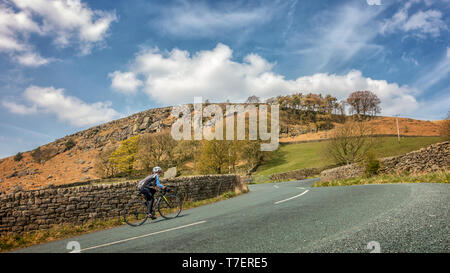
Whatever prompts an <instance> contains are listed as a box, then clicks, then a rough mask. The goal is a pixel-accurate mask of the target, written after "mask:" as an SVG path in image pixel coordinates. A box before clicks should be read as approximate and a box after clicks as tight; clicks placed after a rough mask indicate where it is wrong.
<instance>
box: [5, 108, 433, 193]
mask: <svg viewBox="0 0 450 273" xmlns="http://www.w3.org/2000/svg"><path fill="white" fill-rule="evenodd" d="M170 113H171V107H165V108H155V109H150V110H147V111H143V112H139V113H136V114H134V115H131V116H128V117H125V118H122V119H118V120H115V121H111V122H108V123H105V124H102V125H99V126H95V127H92V128H89V129H87V130H83V131H80V132H78V133H75V134H73V135H69V136H66V137H64V138H61V139H58V140H56V141H54V142H51V143H49V144H46V145H43V146H41V147H40V151H44V152H45V153H46V155H47V156H46V157H45V158H44V159H43V160H40V158H38V159H37V160H36V158H33V157H32V151H28V152H24V153H23V158H22V160H20V161H15V160H14V156H11V157H8V158H4V159H2V160H0V191H6V192H9V191H12V190H14V188H15V187H22V188H24V189H39V188H40V187H42V186H48V185H50V184H53V185H60V184H66V183H73V182H78V181H87V180H92V179H98V178H99V177H98V175H96V173H95V170H94V160H95V157H96V156H97V155H98V153H99V152H100V151H101V150H103V149H104V148H105V147H107V146H109V145H114V144H118V143H120V141H122V140H125V139H128V138H130V137H132V136H135V135H141V134H145V133H155V132H159V131H161V130H163V129H165V128H169V127H170V126H171V124H172V123H173V122H174V118H173V117H170ZM369 123H370V124H371V125H373V126H374V128H375V132H376V134H380V135H396V134H397V128H396V121H395V118H392V117H378V118H375V119H373V120H371V121H369ZM438 123H439V121H438V122H430V121H421V120H414V119H406V118H399V127H400V134H401V135H406V136H438V135H439V124H438ZM296 124H297V122H296V121H292V124H290V123H289V124H288V127H289V128H290V129H289V130H290V133H289V134H280V142H281V143H289V142H303V141H314V140H321V139H327V137H328V136H329V135H330V131H319V132H315V133H313V132H306V133H302V132H301V130H297V129H296V128H297V126H298V125H296ZM335 125H336V126H339V124H335ZM332 130H333V129H332ZM69 140H72V141H73V142H74V143H75V146H74V147H73V148H71V149H67V147H66V144H67V142H68V141H69Z"/></svg>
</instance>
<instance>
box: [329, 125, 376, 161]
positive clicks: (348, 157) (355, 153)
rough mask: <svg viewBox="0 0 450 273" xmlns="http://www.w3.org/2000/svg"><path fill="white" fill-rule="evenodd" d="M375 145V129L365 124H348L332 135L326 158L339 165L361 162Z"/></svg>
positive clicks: (339, 127)
mask: <svg viewBox="0 0 450 273" xmlns="http://www.w3.org/2000/svg"><path fill="white" fill-rule="evenodd" d="M374 145H375V139H374V138H373V129H372V128H371V127H369V126H368V125H367V123H365V122H346V123H344V124H343V125H341V126H338V127H336V129H335V130H334V131H333V132H332V133H331V139H330V140H329V141H328V142H327V144H326V145H325V156H326V157H331V158H332V159H333V160H334V162H335V163H336V164H338V165H346V164H351V163H355V162H360V161H362V160H363V159H364V157H365V156H366V154H367V152H368V151H369V150H371V149H372V148H373V147H374Z"/></svg>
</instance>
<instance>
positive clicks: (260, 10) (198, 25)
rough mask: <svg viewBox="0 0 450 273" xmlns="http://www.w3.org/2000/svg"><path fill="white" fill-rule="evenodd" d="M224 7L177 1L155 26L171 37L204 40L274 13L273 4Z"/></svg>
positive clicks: (259, 20) (253, 22) (271, 15)
mask: <svg viewBox="0 0 450 273" xmlns="http://www.w3.org/2000/svg"><path fill="white" fill-rule="evenodd" d="M227 4H228V5H225V6H222V7H220V8H211V7H209V6H208V5H205V4H203V3H198V2H197V3H195V2H180V3H178V4H177V5H173V6H171V7H169V8H165V9H163V10H162V12H161V14H159V18H157V19H156V25H157V26H158V29H161V30H164V31H166V32H168V33H170V34H173V35H177V36H189V37H192V36H202V37H204V36H210V35H216V34H220V33H223V31H225V30H236V29H241V30H242V28H249V27H253V26H255V25H259V24H263V23H266V22H268V21H269V20H270V19H271V18H272V17H273V14H274V12H275V11H276V10H277V7H276V6H275V5H266V6H258V7H247V6H236V5H233V4H230V3H227Z"/></svg>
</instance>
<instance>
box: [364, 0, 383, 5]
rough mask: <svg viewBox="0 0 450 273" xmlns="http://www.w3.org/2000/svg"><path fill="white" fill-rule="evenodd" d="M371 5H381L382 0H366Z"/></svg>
mask: <svg viewBox="0 0 450 273" xmlns="http://www.w3.org/2000/svg"><path fill="white" fill-rule="evenodd" d="M366 2H367V5H369V6H379V5H381V0H366Z"/></svg>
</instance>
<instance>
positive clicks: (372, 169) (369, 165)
mask: <svg viewBox="0 0 450 273" xmlns="http://www.w3.org/2000/svg"><path fill="white" fill-rule="evenodd" d="M364 164H365V174H366V176H367V177H370V176H374V175H377V174H378V171H379V170H380V167H381V164H380V161H379V160H378V159H377V158H376V157H375V154H374V153H373V152H372V151H370V152H368V153H367V154H366V157H365V159H364Z"/></svg>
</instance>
